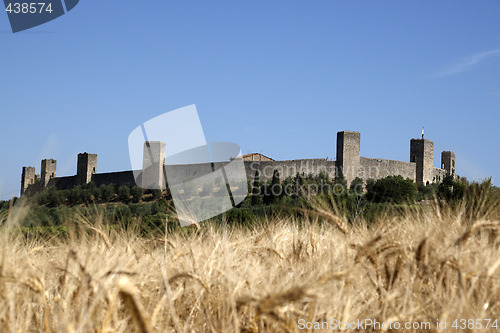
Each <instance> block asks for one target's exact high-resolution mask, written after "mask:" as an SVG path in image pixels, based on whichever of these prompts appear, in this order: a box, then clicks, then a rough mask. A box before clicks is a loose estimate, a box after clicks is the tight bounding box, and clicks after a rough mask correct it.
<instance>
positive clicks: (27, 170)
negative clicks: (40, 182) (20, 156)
mask: <svg viewBox="0 0 500 333" xmlns="http://www.w3.org/2000/svg"><path fill="white" fill-rule="evenodd" d="M35 178H36V176H35V167H23V173H22V175H21V195H23V194H24V192H26V189H27V188H28V187H29V186H30V185H33V184H34V183H35Z"/></svg>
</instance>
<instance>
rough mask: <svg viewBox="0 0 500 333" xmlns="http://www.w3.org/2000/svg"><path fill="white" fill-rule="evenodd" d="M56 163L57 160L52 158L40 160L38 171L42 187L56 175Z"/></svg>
mask: <svg viewBox="0 0 500 333" xmlns="http://www.w3.org/2000/svg"><path fill="white" fill-rule="evenodd" d="M56 165H57V161H56V160H54V159H47V160H42V169H41V170H42V171H40V176H41V178H42V187H47V185H48V184H49V180H51V179H52V178H55V177H56Z"/></svg>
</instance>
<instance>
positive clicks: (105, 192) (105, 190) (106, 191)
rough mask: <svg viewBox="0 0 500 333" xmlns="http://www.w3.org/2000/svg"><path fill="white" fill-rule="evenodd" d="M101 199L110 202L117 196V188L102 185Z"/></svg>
mask: <svg viewBox="0 0 500 333" xmlns="http://www.w3.org/2000/svg"><path fill="white" fill-rule="evenodd" d="M100 189H101V198H102V200H103V201H105V202H108V201H110V200H111V199H112V198H113V197H114V196H115V194H116V193H115V187H114V186H113V185H101V187H100Z"/></svg>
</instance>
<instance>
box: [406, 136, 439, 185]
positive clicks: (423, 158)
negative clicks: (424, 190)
mask: <svg viewBox="0 0 500 333" xmlns="http://www.w3.org/2000/svg"><path fill="white" fill-rule="evenodd" d="M410 162H414V163H416V164H417V165H416V175H415V182H416V183H417V184H421V183H424V184H425V183H427V182H429V183H431V182H432V178H433V176H434V169H433V165H432V164H433V162H434V143H433V142H432V141H430V140H426V139H411V141H410Z"/></svg>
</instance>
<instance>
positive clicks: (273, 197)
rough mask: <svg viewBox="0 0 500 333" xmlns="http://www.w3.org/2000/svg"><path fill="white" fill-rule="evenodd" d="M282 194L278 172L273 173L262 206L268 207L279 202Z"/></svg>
mask: <svg viewBox="0 0 500 333" xmlns="http://www.w3.org/2000/svg"><path fill="white" fill-rule="evenodd" d="M282 194H283V189H282V188H281V182H280V173H279V171H278V170H276V169H275V170H274V171H273V178H272V179H271V184H269V186H267V189H266V191H265V193H264V204H266V205H270V204H273V203H275V202H276V201H278V200H279V198H280V197H281V196H282Z"/></svg>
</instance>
